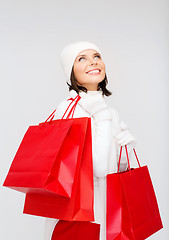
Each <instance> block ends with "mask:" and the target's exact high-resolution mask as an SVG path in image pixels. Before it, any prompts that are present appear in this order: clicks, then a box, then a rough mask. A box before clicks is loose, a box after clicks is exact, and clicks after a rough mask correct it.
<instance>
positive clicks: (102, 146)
mask: <svg viewBox="0 0 169 240" xmlns="http://www.w3.org/2000/svg"><path fill="white" fill-rule="evenodd" d="M61 63H62V66H63V69H64V72H65V74H66V77H67V80H69V82H67V84H68V86H69V95H68V96H67V98H65V99H64V100H63V101H62V102H61V103H60V104H59V105H58V107H57V111H56V115H55V117H54V119H60V118H61V117H62V116H63V114H64V112H65V110H66V109H67V107H68V105H69V103H70V101H69V98H70V97H71V98H75V97H76V96H77V94H79V95H80V97H81V99H80V100H79V102H78V104H77V105H76V108H75V111H74V116H73V117H74V118H78V117H91V125H92V153H93V174H94V217H95V221H94V222H95V223H99V224H100V240H106V175H107V174H109V173H114V172H116V171H117V162H118V154H119V149H120V146H124V145H127V147H128V152H129V153H130V152H131V149H132V147H134V145H135V139H134V137H133V136H132V135H131V134H130V132H129V129H128V128H127V126H126V125H125V124H124V123H123V122H121V123H120V121H119V115H118V112H117V111H116V110H115V109H114V108H112V107H109V106H108V105H107V104H106V101H105V96H110V95H111V92H110V91H109V90H108V89H107V88H106V86H107V83H108V80H107V76H106V73H105V64H104V61H103V54H102V53H101V51H100V49H99V48H98V47H97V46H96V45H95V44H93V43H91V42H84V41H79V42H76V43H73V44H69V45H67V46H65V48H64V49H63V51H62V53H61ZM65 117H66V115H65ZM126 168H127V161H126V156H125V151H122V159H121V165H120V171H123V170H126ZM57 222H58V220H57V219H50V218H47V219H46V226H45V240H49V239H51V236H52V232H53V229H54V227H55V225H56V224H57Z"/></svg>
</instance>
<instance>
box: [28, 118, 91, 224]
mask: <svg viewBox="0 0 169 240" xmlns="http://www.w3.org/2000/svg"><path fill="white" fill-rule="evenodd" d="M82 119H83V118H82ZM76 183H77V185H76V186H75V184H74V185H73V189H72V195H71V198H70V199H69V198H65V197H61V196H57V195H56V196H47V195H42V194H33V193H32V194H31V193H28V194H26V198H25V205H24V210H23V213H27V214H31V215H36V216H42V217H50V218H56V219H62V220H68V221H94V212H93V204H94V188H93V161H92V136H91V118H88V127H87V132H86V138H85V143H84V148H83V153H82V158H81V163H80V168H79V173H78V178H77V182H76Z"/></svg>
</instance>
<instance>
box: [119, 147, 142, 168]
mask: <svg viewBox="0 0 169 240" xmlns="http://www.w3.org/2000/svg"><path fill="white" fill-rule="evenodd" d="M122 148H123V146H121V148H120V154H119V163H118V170H117V172H119V169H120V161H121V153H122ZM125 149H126V156H127V163H128V169H129V171H131V168H130V162H129V156H128V150H127V145H125ZM133 151H134V154H135V157H136V160H137V163H138V165H139V167H141V165H140V162H139V160H138V157H137V153H136V150H135V148H133Z"/></svg>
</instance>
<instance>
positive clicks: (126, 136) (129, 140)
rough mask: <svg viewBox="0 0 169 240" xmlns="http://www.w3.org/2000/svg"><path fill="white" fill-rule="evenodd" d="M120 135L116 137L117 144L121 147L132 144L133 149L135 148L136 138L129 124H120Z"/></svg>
mask: <svg viewBox="0 0 169 240" xmlns="http://www.w3.org/2000/svg"><path fill="white" fill-rule="evenodd" d="M120 129H121V131H120V133H119V134H118V135H117V136H116V139H117V142H118V144H119V145H121V146H124V145H127V144H130V145H131V147H134V146H135V144H136V142H135V138H134V136H133V135H132V134H131V133H130V131H129V128H128V126H127V124H125V123H124V122H121V123H120Z"/></svg>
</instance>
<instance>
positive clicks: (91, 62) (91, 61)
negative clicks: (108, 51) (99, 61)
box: [89, 57, 96, 65]
mask: <svg viewBox="0 0 169 240" xmlns="http://www.w3.org/2000/svg"><path fill="white" fill-rule="evenodd" d="M89 62H90V64H91V65H93V64H94V63H95V64H96V60H95V59H94V58H92V57H91V58H90V60H89Z"/></svg>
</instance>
